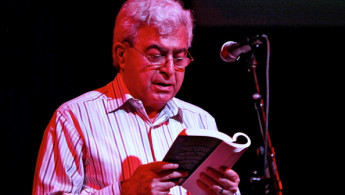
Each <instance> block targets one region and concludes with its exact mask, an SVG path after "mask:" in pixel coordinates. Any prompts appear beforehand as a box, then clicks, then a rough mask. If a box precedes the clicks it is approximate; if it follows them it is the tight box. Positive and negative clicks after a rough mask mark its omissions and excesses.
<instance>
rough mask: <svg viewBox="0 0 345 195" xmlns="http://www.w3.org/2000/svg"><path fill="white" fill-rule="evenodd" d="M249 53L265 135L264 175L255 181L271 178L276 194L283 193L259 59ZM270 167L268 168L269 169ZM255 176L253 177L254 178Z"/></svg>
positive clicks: (256, 105) (260, 122)
mask: <svg viewBox="0 0 345 195" xmlns="http://www.w3.org/2000/svg"><path fill="white" fill-rule="evenodd" d="M248 55H249V60H248V62H249V65H250V67H249V69H248V71H249V72H251V73H252V75H253V79H254V85H255V93H254V94H253V96H252V98H253V100H254V106H255V110H256V113H257V116H258V120H259V126H260V131H261V134H262V137H263V142H264V154H263V155H264V171H263V173H264V176H262V177H255V178H254V180H255V181H262V180H263V181H269V179H272V180H271V181H272V182H273V188H274V191H275V195H282V190H283V185H282V182H281V180H280V177H279V173H278V169H277V163H276V158H275V155H276V154H275V150H274V147H273V146H272V142H271V138H270V134H269V132H268V124H267V123H266V122H267V118H266V112H265V108H264V101H263V99H262V96H261V92H260V88H259V83H258V78H257V74H256V67H257V61H256V58H255V55H254V52H253V51H251V52H249V53H248ZM267 169H268V170H267ZM252 179H253V178H251V180H252ZM268 192H269V190H267V189H265V194H268Z"/></svg>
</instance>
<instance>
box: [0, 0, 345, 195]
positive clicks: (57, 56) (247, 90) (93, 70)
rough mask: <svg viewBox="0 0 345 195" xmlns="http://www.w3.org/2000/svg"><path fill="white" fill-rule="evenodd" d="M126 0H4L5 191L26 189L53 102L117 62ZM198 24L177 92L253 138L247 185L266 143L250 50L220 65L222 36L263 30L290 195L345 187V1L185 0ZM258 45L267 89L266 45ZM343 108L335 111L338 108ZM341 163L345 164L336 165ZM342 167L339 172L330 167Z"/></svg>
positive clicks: (106, 75)
mask: <svg viewBox="0 0 345 195" xmlns="http://www.w3.org/2000/svg"><path fill="white" fill-rule="evenodd" d="M122 2H123V1H119V2H117V1H113V2H107V3H105V2H95V1H92V2H91V1H90V2H87V1H66V0H62V1H57V0H53V1H43V0H42V1H38V0H36V1H35V0H0V65H1V66H0V67H1V70H0V74H1V75H0V78H1V83H0V106H1V107H0V108H1V112H0V129H1V134H2V136H1V138H2V141H1V143H2V145H3V146H2V147H1V149H2V158H1V160H2V164H3V166H2V169H3V170H4V171H2V173H5V174H1V176H2V178H3V181H5V182H2V184H3V187H2V188H3V189H5V191H8V192H11V194H30V193H31V187H32V179H33V174H34V168H35V163H36V157H37V153H38V149H39V145H40V142H41V138H42V135H43V131H44V129H45V127H46V125H47V124H48V122H49V120H50V118H51V116H52V114H53V112H54V110H55V109H56V108H57V107H58V106H59V105H60V104H62V103H63V102H65V101H67V100H69V99H71V98H74V97H76V96H78V95H80V94H82V93H84V92H86V91H89V90H93V89H96V88H98V87H101V86H104V85H105V84H107V83H108V82H110V81H111V80H112V79H113V78H114V76H115V74H116V72H115V71H114V69H113V67H112V60H111V44H112V28H113V23H114V19H115V16H116V14H117V12H118V9H119V7H120V5H121V4H122ZM184 3H185V6H186V7H187V8H192V9H193V10H194V16H195V20H196V27H195V31H194V40H193V44H192V48H191V50H190V51H191V54H192V55H193V57H194V58H195V62H193V63H192V64H191V65H190V67H188V68H187V71H186V78H185V83H184V85H183V87H182V89H181V91H180V93H179V94H178V97H179V98H181V99H184V100H186V101H189V102H191V103H193V104H196V105H198V106H200V107H202V108H204V109H205V110H207V111H209V112H210V113H211V114H212V115H213V116H214V117H215V118H216V120H217V123H218V128H219V130H221V131H223V132H225V133H228V134H229V135H232V134H233V133H234V132H237V131H243V132H245V133H247V134H248V135H249V136H250V137H251V138H252V143H253V145H252V147H251V148H249V149H248V151H247V152H246V153H245V154H244V156H243V157H242V158H241V159H240V160H239V161H238V163H237V164H236V165H235V167H234V169H236V171H237V172H238V173H240V176H241V186H240V187H241V190H242V194H243V195H246V194H248V191H249V189H250V187H251V185H250V183H249V178H250V172H251V171H252V170H254V169H257V168H258V166H259V165H260V161H257V160H256V156H255V149H256V147H257V146H260V145H262V141H261V140H262V139H261V135H260V133H259V129H258V124H257V118H256V115H255V110H254V106H253V100H252V99H251V95H252V93H253V82H252V80H251V74H250V73H248V71H247V68H248V66H247V63H246V62H245V61H243V60H240V61H238V62H234V63H225V62H223V61H222V60H221V59H220V58H219V50H220V47H221V46H222V44H223V43H225V42H226V41H229V40H232V41H240V40H242V39H244V38H246V37H250V36H253V35H257V34H266V35H267V36H268V38H269V40H270V47H271V53H270V54H271V58H270V92H271V93H270V100H271V101H270V111H269V113H270V115H269V121H270V125H269V131H270V135H271V138H272V143H273V146H274V147H275V150H276V154H277V156H276V158H277V165H278V170H279V173H280V177H281V179H282V182H283V187H284V194H288V195H289V194H290V195H292V194H324V193H325V192H327V193H331V192H333V191H338V192H339V191H340V189H341V185H338V183H337V182H336V181H337V180H336V179H334V178H339V177H341V176H342V170H341V163H340V160H339V159H338V157H339V158H342V157H341V154H342V153H341V152H340V151H339V152H337V150H336V148H341V147H340V145H341V141H340V142H337V141H338V139H337V138H340V139H341V136H342V134H343V133H342V132H341V131H342V130H343V127H342V126H341V125H336V122H337V121H341V120H342V118H341V117H340V116H342V115H343V114H342V112H343V109H342V108H341V106H342V104H343V100H342V96H343V89H344V87H343V86H341V84H342V83H343V76H342V71H343V65H344V62H343V58H344V54H343V51H344V47H343V45H344V33H345V28H344V27H345V3H344V1H325V0H324V1H323V0H317V1H311V0H310V1H307V0H302V1H297V0H294V1H280V0H279V1H273V0H264V1H254V0H242V1H230V0H228V1H227V0H215V1H211V0H209V1H207V0H199V1H197V0H194V1H184ZM255 55H256V57H257V60H258V77H259V82H260V85H261V90H262V91H263V92H264V91H265V87H264V81H265V80H264V79H265V74H264V71H265V70H264V69H265V57H266V45H265V44H263V45H261V46H260V47H259V48H258V49H257V50H256V51H255ZM337 116H338V117H337ZM339 165H340V166H339ZM333 175H335V176H333Z"/></svg>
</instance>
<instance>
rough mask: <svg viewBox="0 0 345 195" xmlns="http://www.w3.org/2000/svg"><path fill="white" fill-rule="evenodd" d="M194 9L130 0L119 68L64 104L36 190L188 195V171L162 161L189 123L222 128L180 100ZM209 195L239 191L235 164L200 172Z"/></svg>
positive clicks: (45, 145) (121, 20)
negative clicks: (105, 80) (185, 183)
mask: <svg viewBox="0 0 345 195" xmlns="http://www.w3.org/2000/svg"><path fill="white" fill-rule="evenodd" d="M192 31H193V21H192V16H191V13H190V11H189V10H184V9H183V8H182V6H181V3H179V2H178V1H174V0H128V1H126V2H125V3H124V4H123V6H122V8H121V10H120V12H119V14H118V16H117V18H116V23H115V28H114V40H113V60H114V66H115V68H116V69H117V70H118V73H117V75H116V77H115V79H114V80H113V81H112V82H110V83H109V84H108V85H106V86H104V87H102V88H99V89H97V90H94V91H90V92H87V93H85V94H83V95H81V96H79V97H77V98H75V99H73V100H70V101H68V102H66V103H64V104H62V105H61V106H60V107H59V108H58V109H57V110H56V112H55V113H54V116H53V117H52V119H51V121H50V123H49V124H48V126H47V129H46V131H45V134H44V137H43V140H42V144H41V148H40V152H39V155H38V159H37V167H36V172H35V178H34V185H33V194H55V193H57V194H188V192H187V191H186V190H185V189H183V188H182V187H181V186H179V185H178V183H177V182H176V181H177V180H178V179H179V178H183V177H187V176H188V174H187V173H185V172H183V171H179V170H178V164H174V163H169V162H163V161H162V159H163V157H164V155H165V153H166V152H167V150H168V149H169V147H170V145H171V144H172V142H173V141H174V139H175V138H176V136H177V135H178V133H179V132H180V131H181V130H182V129H185V128H194V129H195V128H198V129H207V130H215V131H216V130H217V127H216V123H215V120H214V118H213V117H212V116H211V115H210V114H209V113H207V112H206V111H204V110H202V109H201V108H199V107H197V106H194V105H192V104H189V103H187V102H184V101H182V100H180V99H177V98H175V95H176V94H177V92H178V91H179V89H180V88H181V85H182V83H183V79H184V76H185V68H186V67H187V66H188V65H189V64H190V62H191V61H193V58H192V56H191V55H190V53H189V52H188V48H189V47H190V46H191V42H192V37H193V33H192ZM200 182H201V183H202V184H203V185H204V186H206V188H205V190H206V191H207V192H208V193H210V194H212V193H213V194H217V193H218V194H239V190H238V185H239V176H238V174H237V173H236V172H235V171H233V170H232V169H226V168H225V169H220V170H212V169H211V170H208V171H207V172H206V173H204V174H202V175H201V177H200Z"/></svg>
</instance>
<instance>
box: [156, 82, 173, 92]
mask: <svg viewBox="0 0 345 195" xmlns="http://www.w3.org/2000/svg"><path fill="white" fill-rule="evenodd" d="M153 84H154V85H155V86H156V88H157V89H158V90H160V91H170V90H171V89H172V87H173V84H170V83H153Z"/></svg>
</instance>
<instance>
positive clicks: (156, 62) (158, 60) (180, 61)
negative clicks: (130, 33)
mask: <svg viewBox="0 0 345 195" xmlns="http://www.w3.org/2000/svg"><path fill="white" fill-rule="evenodd" d="M131 47H133V48H134V49H135V50H137V51H138V52H139V53H140V54H141V55H143V56H144V57H145V58H146V59H147V60H148V61H149V62H150V63H151V66H152V68H161V67H163V66H164V65H165V64H166V63H167V61H168V60H172V61H173V64H174V68H175V70H177V71H183V70H184V69H185V68H186V67H187V66H188V65H189V64H190V62H193V61H194V58H193V57H192V56H191V55H190V53H189V52H188V50H187V57H178V58H172V59H168V58H167V57H166V56H165V55H145V54H144V53H143V52H142V51H140V50H139V49H138V48H136V47H134V46H132V45H131Z"/></svg>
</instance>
